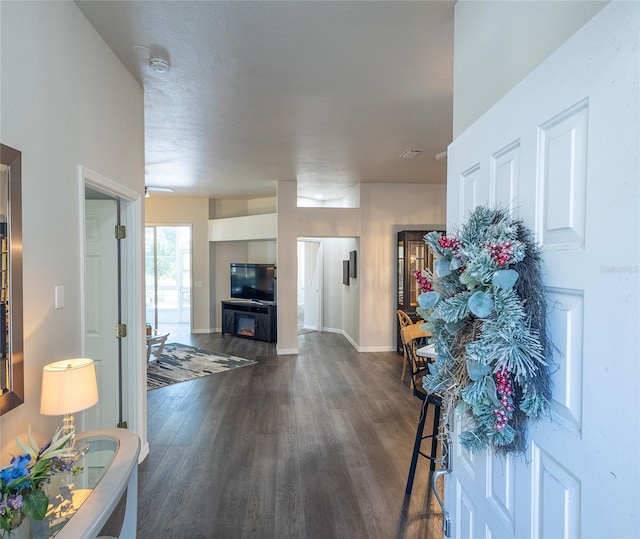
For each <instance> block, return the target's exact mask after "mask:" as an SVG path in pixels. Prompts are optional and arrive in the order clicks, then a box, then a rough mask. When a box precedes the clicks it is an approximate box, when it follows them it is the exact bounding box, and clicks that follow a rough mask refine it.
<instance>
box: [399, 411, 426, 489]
mask: <svg viewBox="0 0 640 539" xmlns="http://www.w3.org/2000/svg"><path fill="white" fill-rule="evenodd" d="M428 406H429V404H428V402H427V400H426V399H425V400H424V402H423V403H422V412H421V414H420V421H419V422H418V428H417V430H416V439H415V442H414V443H413V454H412V455H411V466H410V467H409V477H407V487H406V488H405V491H404V493H405V494H406V495H407V496H409V495H410V494H411V490H413V478H414V476H415V475H416V466H417V464H418V455H419V454H420V444H421V443H422V433H423V432H424V423H425V421H426V420H427V407H428Z"/></svg>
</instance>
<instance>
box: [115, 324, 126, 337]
mask: <svg viewBox="0 0 640 539" xmlns="http://www.w3.org/2000/svg"><path fill="white" fill-rule="evenodd" d="M126 336H127V324H117V325H116V338H117V339H122V337H126Z"/></svg>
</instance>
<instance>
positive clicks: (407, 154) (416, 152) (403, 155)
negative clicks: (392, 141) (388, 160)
mask: <svg viewBox="0 0 640 539" xmlns="http://www.w3.org/2000/svg"><path fill="white" fill-rule="evenodd" d="M422 151H423V150H405V151H404V152H402V153H401V154H400V159H413V158H414V157H417V156H418V155H420V154H421V153H422Z"/></svg>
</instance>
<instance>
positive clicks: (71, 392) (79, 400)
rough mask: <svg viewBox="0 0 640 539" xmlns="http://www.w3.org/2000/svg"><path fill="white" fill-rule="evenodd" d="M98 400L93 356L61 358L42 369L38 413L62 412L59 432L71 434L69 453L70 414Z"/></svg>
mask: <svg viewBox="0 0 640 539" xmlns="http://www.w3.org/2000/svg"><path fill="white" fill-rule="evenodd" d="M97 402H98V382H97V380H96V368H95V365H94V364H93V359H89V358H75V359H64V360H62V361H56V362H55V363H49V364H48V365H45V366H44V367H43V368H42V392H41V396H40V413H41V414H44V415H64V420H63V428H62V430H63V435H67V434H72V436H71V440H69V445H68V448H69V452H70V454H73V453H74V452H73V450H72V449H71V448H72V447H73V437H74V436H73V435H75V430H76V428H75V422H74V418H73V414H74V413H75V412H80V411H82V410H86V409H87V408H91V407H92V406H93V405H94V404H96V403H97Z"/></svg>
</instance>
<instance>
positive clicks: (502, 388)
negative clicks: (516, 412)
mask: <svg viewBox="0 0 640 539" xmlns="http://www.w3.org/2000/svg"><path fill="white" fill-rule="evenodd" d="M496 389H497V391H498V398H499V399H500V404H502V408H496V409H495V410H494V411H493V413H494V415H495V416H496V424H495V425H494V427H493V428H494V429H495V430H502V429H504V428H505V427H506V426H507V423H508V421H509V413H510V412H513V382H512V381H511V376H509V371H507V370H506V369H503V370H502V371H500V372H497V373H496Z"/></svg>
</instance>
